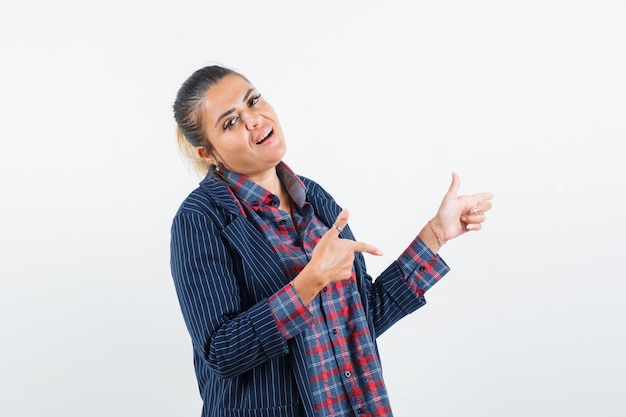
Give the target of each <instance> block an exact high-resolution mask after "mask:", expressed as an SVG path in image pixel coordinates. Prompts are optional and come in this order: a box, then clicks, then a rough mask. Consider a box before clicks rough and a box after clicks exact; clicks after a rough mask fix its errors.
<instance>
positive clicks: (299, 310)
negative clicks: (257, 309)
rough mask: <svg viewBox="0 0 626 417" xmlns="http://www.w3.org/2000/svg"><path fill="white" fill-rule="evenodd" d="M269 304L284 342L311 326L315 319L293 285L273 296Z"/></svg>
mask: <svg viewBox="0 0 626 417" xmlns="http://www.w3.org/2000/svg"><path fill="white" fill-rule="evenodd" d="M268 302H269V305H270V309H271V310H272V313H273V314H274V318H275V319H276V324H277V325H278V329H279V330H280V333H281V335H282V337H283V339H284V340H289V339H291V338H293V337H294V336H295V335H297V334H298V333H301V332H302V331H304V330H305V329H306V328H308V327H310V326H311V323H312V322H313V317H312V315H311V313H310V312H309V310H308V308H307V307H306V305H305V304H304V303H303V302H302V299H301V298H300V296H299V295H298V293H297V292H296V290H295V289H294V288H293V286H292V285H291V284H287V285H286V286H285V287H284V288H283V289H282V290H280V291H278V292H277V293H276V294H274V295H273V296H271V297H270V298H269V300H268Z"/></svg>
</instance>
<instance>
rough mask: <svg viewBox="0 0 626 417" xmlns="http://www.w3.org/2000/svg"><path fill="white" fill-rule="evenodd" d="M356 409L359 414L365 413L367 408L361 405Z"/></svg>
mask: <svg viewBox="0 0 626 417" xmlns="http://www.w3.org/2000/svg"><path fill="white" fill-rule="evenodd" d="M356 411H358V412H359V414H363V413H365V408H363V407H359V408H358V409H357V410H356Z"/></svg>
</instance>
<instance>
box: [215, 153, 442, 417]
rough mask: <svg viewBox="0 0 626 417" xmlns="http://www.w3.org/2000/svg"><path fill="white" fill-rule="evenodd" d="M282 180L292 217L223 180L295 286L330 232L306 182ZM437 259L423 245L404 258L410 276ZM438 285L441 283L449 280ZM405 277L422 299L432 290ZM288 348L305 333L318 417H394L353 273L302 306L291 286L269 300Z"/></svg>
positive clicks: (264, 194)
mask: <svg viewBox="0 0 626 417" xmlns="http://www.w3.org/2000/svg"><path fill="white" fill-rule="evenodd" d="M277 172H278V174H279V177H280V179H281V181H282V183H283V185H284V186H285V189H286V190H287V192H288V193H289V195H290V197H291V199H292V216H293V218H292V217H291V216H290V215H289V213H287V212H285V211H283V210H279V208H278V207H279V205H280V201H279V199H278V197H277V196H276V195H274V194H272V193H270V192H269V191H268V190H266V189H265V188H263V187H261V186H259V185H257V184H256V183H254V182H253V181H251V180H250V179H248V178H247V177H245V176H243V175H239V174H235V173H232V172H228V171H226V172H224V174H225V178H227V180H228V181H229V183H230V184H229V185H230V187H231V189H232V190H233V193H234V194H235V196H236V197H237V199H238V200H239V202H240V203H241V206H242V208H243V210H244V212H245V214H246V217H247V218H248V220H249V221H250V222H251V223H252V224H253V225H254V226H255V227H256V228H257V229H258V230H259V231H260V232H261V233H262V234H263V235H264V236H265V238H266V239H267V240H268V241H269V242H270V244H271V246H272V247H273V249H274V251H275V252H276V254H277V255H278V257H279V258H280V261H281V263H282V266H283V270H284V271H285V273H286V276H287V277H289V278H290V279H292V278H294V277H295V276H296V275H298V273H299V272H300V271H301V270H302V269H303V268H304V267H305V265H306V264H307V263H308V262H309V260H310V259H311V255H312V252H313V248H314V247H315V245H316V244H317V242H318V240H319V239H320V238H321V237H322V235H323V234H324V233H325V232H326V231H327V230H328V227H327V226H325V225H324V224H323V223H322V222H321V221H320V220H319V219H318V218H317V217H316V216H315V213H314V212H313V208H312V207H311V205H310V204H309V203H308V202H306V201H305V195H306V190H305V187H304V184H303V183H302V182H301V181H300V179H299V178H298V177H297V176H296V175H295V174H294V173H293V172H292V171H291V170H290V169H289V167H288V166H287V165H286V164H284V163H281V164H279V166H278V167H277ZM422 255H424V256H430V257H431V258H432V257H433V254H432V252H430V250H429V249H428V248H427V247H426V246H425V245H424V243H423V242H421V240H420V239H419V238H415V240H414V241H413V242H412V243H411V245H409V247H408V248H407V249H406V250H405V251H404V252H403V253H402V254H401V255H400V257H399V258H398V262H399V265H400V266H401V267H402V269H403V270H404V271H412V270H414V266H415V265H416V264H420V263H424V261H423V259H422V258H421V256H422ZM439 262H441V263H442V264H443V267H442V269H441V271H442V273H441V274H440V275H438V276H436V277H435V282H436V280H438V279H439V278H440V277H441V276H443V274H445V272H447V266H446V265H445V263H443V261H442V260H440V261H439ZM430 278H431V280H430V281H428V282H426V281H425V282H422V281H421V280H420V279H419V277H415V276H406V277H405V281H406V282H407V284H408V286H409V287H410V288H411V290H412V291H414V292H415V293H416V294H418V295H420V296H421V295H423V294H424V291H426V289H428V288H430V287H431V286H432V285H434V282H433V280H432V277H430ZM268 302H269V305H270V308H271V310H272V312H273V313H274V316H275V318H276V323H277V325H278V328H279V330H280V332H281V334H282V336H283V338H284V339H285V340H289V339H290V338H292V337H294V336H295V335H297V334H299V333H301V332H305V338H304V339H305V341H306V353H307V360H308V363H307V368H308V375H309V381H310V385H311V392H312V396H313V402H314V407H315V412H316V414H317V415H318V416H333V417H343V416H375V417H385V416H392V411H391V406H390V404H389V398H388V396H387V390H386V388H385V383H384V381H383V376H382V369H381V364H380V360H379V357H378V353H377V350H376V345H375V343H374V341H373V338H372V335H371V334H370V331H369V327H368V324H367V319H366V315H365V311H364V308H363V304H362V302H361V295H360V294H359V291H358V288H357V285H356V281H355V274H354V271H353V273H352V277H351V279H349V280H345V281H341V282H336V283H330V284H328V285H327V286H326V287H325V288H324V289H323V291H321V292H320V294H319V295H318V296H317V297H316V298H315V299H314V300H313V301H312V302H311V304H309V305H308V306H306V305H304V304H303V302H302V300H301V299H300V297H299V296H298V294H297V293H296V291H295V290H294V289H293V287H292V286H291V285H288V284H287V285H285V287H284V288H283V289H281V290H280V291H279V292H277V293H276V294H274V295H273V296H272V297H270V299H269V300H268Z"/></svg>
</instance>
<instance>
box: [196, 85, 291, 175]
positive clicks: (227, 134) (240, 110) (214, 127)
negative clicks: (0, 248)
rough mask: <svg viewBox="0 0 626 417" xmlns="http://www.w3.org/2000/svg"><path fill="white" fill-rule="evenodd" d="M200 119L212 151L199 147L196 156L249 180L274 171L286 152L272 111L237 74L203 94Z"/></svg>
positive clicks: (281, 133)
mask: <svg viewBox="0 0 626 417" xmlns="http://www.w3.org/2000/svg"><path fill="white" fill-rule="evenodd" d="M202 120H203V125H204V132H205V135H206V137H207V138H208V139H209V141H210V142H211V145H212V147H213V149H212V150H211V151H209V150H207V149H206V148H204V147H199V148H198V154H199V155H200V157H202V158H204V159H206V160H208V161H210V162H212V163H217V164H220V165H223V166H225V167H226V168H227V169H228V170H230V171H233V172H236V173H239V174H243V175H246V176H247V177H249V178H250V179H252V180H255V179H259V178H263V177H265V176H266V175H267V174H268V173H272V172H274V171H275V170H274V168H275V167H276V165H277V164H278V163H279V162H280V161H281V160H282V158H283V156H284V155H285V152H286V151H287V147H286V145H285V138H284V136H283V131H282V129H281V127H280V123H279V122H278V118H277V116H276V113H275V112H274V109H273V108H272V106H271V105H270V104H269V103H268V102H266V101H265V100H263V98H262V97H261V94H260V93H259V92H258V91H257V90H256V89H255V88H254V87H253V86H252V85H250V83H249V82H248V81H246V80H245V79H243V78H242V77H240V76H238V75H228V76H226V77H224V78H222V79H221V80H220V81H219V82H218V83H217V84H215V85H214V86H212V87H211V88H210V89H209V90H208V91H207V92H206V95H205V102H204V107H203V114H202Z"/></svg>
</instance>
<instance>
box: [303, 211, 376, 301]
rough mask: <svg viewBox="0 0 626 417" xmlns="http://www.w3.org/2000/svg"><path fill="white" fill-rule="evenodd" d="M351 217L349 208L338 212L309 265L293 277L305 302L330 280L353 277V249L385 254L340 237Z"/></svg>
mask: <svg viewBox="0 0 626 417" xmlns="http://www.w3.org/2000/svg"><path fill="white" fill-rule="evenodd" d="M349 217H350V213H348V210H347V209H343V210H342V211H341V213H339V216H337V220H335V223H334V224H333V227H331V228H330V229H329V230H328V231H327V232H326V233H325V234H324V236H322V238H321V239H320V240H319V242H317V245H316V246H315V248H314V249H313V254H312V256H311V260H310V261H309V263H308V264H307V266H306V267H305V268H304V269H303V270H302V271H301V272H300V274H298V276H297V277H296V278H294V280H293V285H294V287H295V288H296V290H297V291H298V294H299V295H300V297H301V298H302V301H304V302H305V303H306V304H308V303H309V302H310V301H311V300H312V299H313V297H315V295H316V294H317V293H319V292H320V291H321V290H322V288H324V287H325V286H326V285H328V283H330V282H337V281H343V280H346V279H348V278H350V277H351V276H352V265H353V263H354V252H365V253H369V254H372V255H377V256H381V255H382V254H383V253H382V251H381V250H380V249H378V248H377V247H375V246H373V245H370V244H369V243H365V242H357V241H354V240H350V239H342V238H340V237H339V233H340V230H342V229H343V228H344V227H346V225H347V224H348V218H349ZM335 226H336V227H335Z"/></svg>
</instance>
